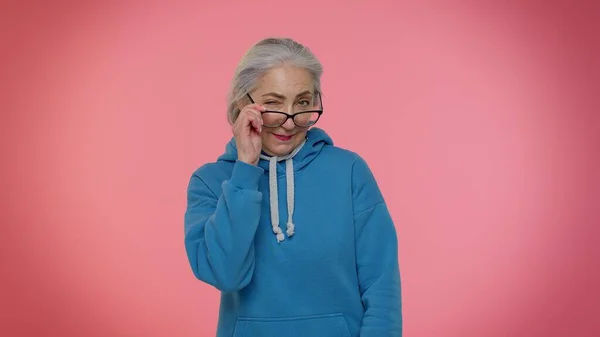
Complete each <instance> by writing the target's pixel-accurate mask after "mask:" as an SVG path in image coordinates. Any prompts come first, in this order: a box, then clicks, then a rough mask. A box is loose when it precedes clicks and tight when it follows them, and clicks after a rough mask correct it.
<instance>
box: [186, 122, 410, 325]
mask: <svg viewBox="0 0 600 337" xmlns="http://www.w3.org/2000/svg"><path fill="white" fill-rule="evenodd" d="M292 155H293V158H290V159H288V160H281V158H276V160H270V161H269V160H266V159H269V158H268V157H266V156H264V155H263V156H262V160H260V161H259V164H258V165H256V166H255V165H250V164H247V163H244V162H241V161H238V160H237V149H236V145H235V141H234V139H231V141H230V142H229V143H228V144H227V147H226V151H225V153H224V154H223V155H222V156H220V157H219V158H218V160H217V161H216V162H214V163H209V164H205V165H203V166H202V167H200V168H198V169H197V170H196V171H195V172H194V173H193V175H192V176H191V179H190V182H189V186H188V191H187V193H188V195H187V198H188V203H187V209H186V212H185V248H186V252H187V256H188V259H189V262H190V265H191V267H192V270H193V272H194V274H195V276H196V277H197V278H198V279H200V280H201V281H203V282H206V283H208V284H210V285H212V286H214V287H215V288H217V289H218V290H220V291H221V304H220V309H219V320H218V326H217V337H275V336H277V337H280V336H282V337H316V336H321V337H359V336H360V337H387V336H390V337H391V336H394V337H400V336H401V335H402V309H401V307H402V306H401V291H400V273H399V267H398V248H397V236H396V231H395V228H394V224H393V222H392V219H391V218H390V214H389V212H388V209H387V206H386V204H385V201H384V199H383V197H382V194H381V192H380V190H379V188H378V186H377V183H376V181H375V178H374V176H373V174H372V172H371V170H370V169H369V167H368V166H367V164H366V163H365V161H364V160H363V159H362V158H361V157H360V156H358V155H357V154H355V153H353V152H350V151H347V150H344V149H341V148H339V147H336V146H334V145H333V142H332V140H331V138H330V137H329V136H328V135H327V134H326V133H325V132H324V131H323V130H321V129H318V128H312V129H310V130H309V131H308V133H307V139H306V141H305V143H304V144H303V146H301V147H300V148H299V150H298V151H296V153H292ZM279 160H281V161H279ZM273 169H275V170H273ZM275 171H276V172H275ZM269 173H271V176H269ZM286 173H287V174H286ZM273 180H275V181H273ZM275 183H277V184H275ZM290 190H291V194H290ZM285 196H287V197H285ZM290 203H292V204H293V205H290ZM274 207H275V208H276V209H275V210H274V209H273V208H274ZM274 213H277V214H276V215H277V217H276V218H275V219H274ZM292 213H293V214H292ZM279 215H281V219H282V220H281V223H278V222H279V220H278V217H279ZM274 220H276V221H274ZM290 227H291V228H290ZM278 229H280V230H278ZM278 233H279V235H277V234H278Z"/></svg>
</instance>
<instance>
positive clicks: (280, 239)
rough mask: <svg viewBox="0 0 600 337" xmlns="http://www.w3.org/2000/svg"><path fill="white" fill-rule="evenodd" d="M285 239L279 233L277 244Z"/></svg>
mask: <svg viewBox="0 0 600 337" xmlns="http://www.w3.org/2000/svg"><path fill="white" fill-rule="evenodd" d="M284 239H285V237H284V236H283V233H279V234H277V242H281V241H283V240H284Z"/></svg>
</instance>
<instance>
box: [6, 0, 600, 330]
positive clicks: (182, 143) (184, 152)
mask: <svg viewBox="0 0 600 337" xmlns="http://www.w3.org/2000/svg"><path fill="white" fill-rule="evenodd" d="M12 3H17V2H14V1H13V2H12ZM29 3H30V5H25V4H22V5H19V6H17V5H15V4H7V3H5V4H4V5H2V8H1V9H0V13H2V14H0V16H1V18H0V27H1V28H2V29H0V34H1V35H0V37H1V41H2V42H1V43H2V47H1V48H2V49H1V50H2V52H1V55H2V58H1V59H0V78H2V82H3V83H2V87H1V88H0V89H1V93H0V95H1V96H0V97H1V98H2V100H1V103H2V108H1V111H2V119H1V123H0V128H1V130H0V131H1V132H2V133H1V137H2V142H1V144H2V145H1V147H2V154H3V160H4V162H3V164H2V169H1V170H2V180H5V181H4V182H2V186H3V187H2V192H3V193H2V200H1V202H2V219H1V220H2V221H1V223H2V235H1V236H0V237H1V240H2V242H1V245H0V252H1V255H0V256H1V257H2V277H1V279H0V295H1V297H0V306H1V311H2V312H1V313H0V335H2V336H34V335H40V336H90V337H93V336H181V337H185V336H213V335H214V332H215V324H216V318H217V306H218V296H219V294H218V292H217V291H216V290H213V289H212V288H211V287H209V286H207V285H205V284H203V283H201V282H200V281H198V280H196V279H195V278H194V276H193V274H192V271H191V269H190V267H189V265H188V262H187V259H186V255H185V250H184V245H183V212H184V210H185V198H186V195H185V192H186V187H187V182H188V179H189V175H190V174H191V173H192V171H193V170H194V169H195V168H196V167H198V166H199V165H201V164H202V163H204V162H207V161H212V160H214V159H215V158H216V156H218V155H219V154H220V153H221V152H222V151H223V149H224V145H225V142H226V141H227V140H228V139H229V137H230V128H229V125H228V124H227V123H226V117H225V107H226V106H225V96H226V92H227V89H228V84H229V80H230V79H231V76H232V74H233V70H234V68H235V65H236V63H237V61H238V60H239V58H240V57H241V55H242V54H243V52H244V51H245V50H246V49H247V48H249V47H250V46H251V44H252V43H254V42H256V41H257V40H258V39H261V38H263V37H266V36H271V35H278V36H290V37H293V38H295V39H297V40H298V41H300V42H303V43H305V44H306V45H308V46H309V47H310V48H311V49H312V50H313V51H314V52H315V53H316V54H317V55H318V57H319V58H320V59H321V61H322V62H323V64H324V67H325V74H324V77H323V87H324V91H325V96H324V104H325V108H326V113H325V114H324V116H323V118H322V120H321V122H320V126H321V127H323V128H325V129H326V130H327V131H328V132H329V133H330V134H331V136H332V137H333V138H334V140H335V142H336V143H337V145H339V146H342V147H346V148H349V149H352V150H354V151H357V152H359V153H360V154H361V155H363V156H364V157H365V158H366V159H367V161H368V162H369V164H370V165H371V166H372V168H373V170H374V172H375V174H376V176H377V179H378V180H379V182H380V185H381V188H382V190H383V193H384V195H385V197H386V199H387V201H388V203H389V207H390V210H391V212H392V215H393V217H394V219H395V221H396V225H397V229H398V234H399V238H400V263H401V271H402V278H403V298H404V318H405V336H410V337H417V336H418V337H426V336H427V337H429V336H432V337H433V336H444V337H453V336H457V337H458V336H486V337H494V336H498V337H500V336H545V337H554V336H577V337H583V336H600V319H599V317H598V316H599V314H600V310H599V308H598V300H599V295H600V291H599V290H598V287H599V285H600V272H599V268H598V265H599V264H600V263H599V257H600V254H599V250H600V249H599V244H598V237H599V234H600V231H599V229H598V227H599V225H600V221H599V216H600V210H599V209H600V150H599V149H598V147H599V145H600V118H599V116H598V115H599V114H600V104H599V103H598V93H599V92H600V84H599V81H598V78H599V76H600V71H599V61H598V60H599V58H600V53H599V48H598V46H599V42H598V41H600V40H599V38H598V35H599V33H600V29H599V25H598V23H596V22H597V20H599V19H600V18H599V15H598V13H600V7H599V6H598V5H597V2H596V4H595V3H594V2H591V1H590V2H588V3H583V2H569V1H564V2H563V3H557V2H554V1H546V2H541V1H540V2H538V3H540V5H534V4H533V3H532V2H523V1H513V2H511V4H507V3H506V2H505V1H497V2H495V3H494V2H489V1H488V2H483V1H480V2H477V1H454V2H450V1H439V2H437V3H433V2H427V4H425V2H417V1H414V2H411V3H409V2H401V1H369V2H367V1H329V2H324V1H296V2H273V1H271V2H267V1H253V2H252V3H251V4H250V3H249V2H247V1H246V2H242V1H237V2H235V1H223V2H218V4H217V2H213V3H211V4H208V3H200V2H196V3H191V2H187V3H182V2H179V3H178V4H174V2H169V3H167V2H163V3H162V4H158V2H152V4H150V2H142V1H139V2H137V1H112V2H101V1H97V2H96V3H95V4H94V3H92V2H84V1H78V2H74V1H73V2H71V3H68V2H65V1H59V2H52V3H53V5H50V3H51V2H50V1H48V2H47V4H46V5H42V2H39V4H38V5H35V6H34V5H32V3H34V2H29ZM367 3H368V4H367ZM527 3H529V4H527Z"/></svg>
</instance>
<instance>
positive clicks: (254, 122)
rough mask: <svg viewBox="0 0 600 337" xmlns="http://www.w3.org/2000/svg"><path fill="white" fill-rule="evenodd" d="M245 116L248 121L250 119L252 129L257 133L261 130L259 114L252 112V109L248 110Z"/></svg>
mask: <svg viewBox="0 0 600 337" xmlns="http://www.w3.org/2000/svg"><path fill="white" fill-rule="evenodd" d="M246 116H247V118H248V119H250V120H251V121H250V122H251V123H252V126H253V127H254V129H256V130H257V131H258V132H260V131H261V129H262V116H261V114H260V112H258V111H256V110H254V109H248V110H247V111H246Z"/></svg>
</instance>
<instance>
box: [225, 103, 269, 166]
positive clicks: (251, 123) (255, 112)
mask: <svg viewBox="0 0 600 337" xmlns="http://www.w3.org/2000/svg"><path fill="white" fill-rule="evenodd" d="M264 110H265V108H264V107H262V106H260V105H258V104H250V105H247V106H245V107H244V108H243V109H242V111H240V114H239V116H238V118H237V120H236V121H235V123H234V124H233V127H232V131H233V136H234V138H235V144H236V146H237V150H238V160H240V161H243V162H246V163H248V164H252V165H256V164H258V160H259V159H260V153H261V150H262V140H261V135H260V133H261V131H262V124H263V122H262V116H261V112H262V111H264Z"/></svg>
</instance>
